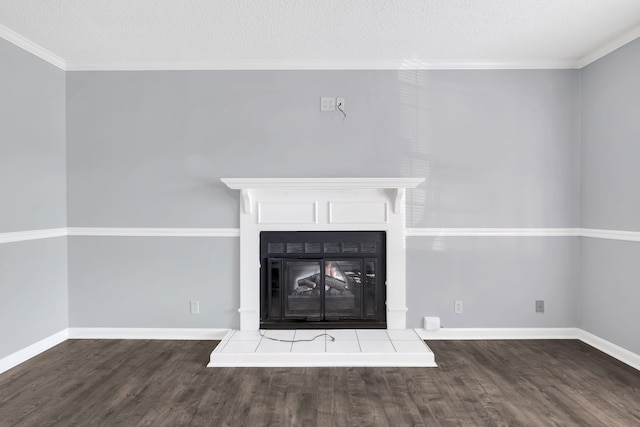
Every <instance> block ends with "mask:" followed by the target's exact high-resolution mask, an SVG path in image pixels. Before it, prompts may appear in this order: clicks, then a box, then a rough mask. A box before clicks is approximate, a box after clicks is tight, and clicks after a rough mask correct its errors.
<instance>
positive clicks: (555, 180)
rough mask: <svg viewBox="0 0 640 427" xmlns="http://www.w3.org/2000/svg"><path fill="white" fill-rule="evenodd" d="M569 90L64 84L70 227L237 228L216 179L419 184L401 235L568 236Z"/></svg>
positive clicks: (297, 78)
mask: <svg viewBox="0 0 640 427" xmlns="http://www.w3.org/2000/svg"><path fill="white" fill-rule="evenodd" d="M577 77H578V72H577V71H575V70H555V71H553V70H552V71H548V70H547V71H543V70H540V71H399V72H398V71H202V72H197V71H196V72H194V71H175V72H157V71H155V72H70V73H68V80H67V92H68V124H69V125H68V150H69V156H68V171H69V183H68V185H69V195H68V197H69V224H70V225H71V226H104V227H106V226H117V227H237V226H238V203H237V200H238V194H237V192H234V191H231V190H228V189H226V187H225V186H223V185H222V184H221V183H220V178H222V177H261V176H268V177H294V176H300V177H314V176H320V177H324V176H365V177H367V176H422V177H427V183H426V184H425V185H423V186H422V187H421V188H420V189H419V190H417V191H414V192H413V193H412V195H411V196H410V198H409V202H410V205H411V206H410V209H409V211H410V218H409V225H410V226H413V227H571V226H576V225H577V224H578V222H579V198H578V196H579V193H578V191H577V189H578V185H579V158H578V157H577V156H576V153H577V152H579V140H578V136H579V135H578V126H579V121H578V119H579V97H578V90H579V80H578V78H577ZM323 95H327V96H328V95H330V96H336V95H339V96H344V97H345V98H346V109H347V118H346V120H344V121H343V120H342V115H341V114H340V113H326V112H325V113H323V112H320V111H319V97H320V96H323Z"/></svg>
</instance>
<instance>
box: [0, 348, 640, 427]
mask: <svg viewBox="0 0 640 427" xmlns="http://www.w3.org/2000/svg"><path fill="white" fill-rule="evenodd" d="M216 344H217V342H215V341H137V340H69V341H66V342H64V343H62V344H60V345H58V346H56V347H54V348H52V349H51V350H49V351H47V352H45V353H43V354H40V355H39V356H37V357H35V358H33V359H31V360H29V361H27V362H25V363H23V364H22V365H20V366H17V367H15V368H14V369H12V370H10V371H8V372H5V373H4V374H2V375H0V426H38V427H42V426H138V425H149V426H182V425H193V426H224V425H232V426H260V425H295V426H313V425H318V426H332V425H337V426H349V427H351V426H367V425H371V426H379V425H380V426H383V425H392V426H405V425H426V426H439V425H455V426H499V425H505V426H506V425H508V426H519V425H521V426H550V425H562V426H568V425H576V426H640V372H639V371H636V370H634V369H633V368H630V367H628V366H626V365H624V364H622V363H620V362H618V361H616V360H615V359H612V358H610V357H609V356H607V355H605V354H603V353H601V352H599V351H597V350H595V349H593V348H591V347H589V346H588V345H586V344H584V343H581V342H579V341H573V340H543V341H431V342H429V343H428V344H429V346H430V347H431V348H432V349H433V351H434V352H435V354H436V361H437V362H438V363H439V365H440V367H439V368H206V367H205V365H206V363H207V362H208V357H209V354H210V353H211V351H212V349H213V348H214V347H215V345H216Z"/></svg>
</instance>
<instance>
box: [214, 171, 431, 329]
mask: <svg viewBox="0 0 640 427" xmlns="http://www.w3.org/2000/svg"><path fill="white" fill-rule="evenodd" d="M222 181H223V182H224V183H225V184H226V185H227V186H228V187H229V188H231V189H234V190H240V198H239V201H240V283H239V287H240V290H239V294H240V295H239V297H240V307H239V308H238V312H239V313H240V330H242V331H245V330H247V331H250V330H257V329H259V328H260V327H261V325H262V326H265V325H263V323H269V322H271V321H270V320H269V319H268V318H267V320H269V322H263V318H262V314H263V313H262V312H261V308H262V303H261V302H260V296H261V293H262V287H261V286H262V285H261V274H267V273H265V272H266V271H267V270H268V268H267V267H264V266H263V265H261V263H259V262H256V261H257V260H258V259H260V253H261V250H260V246H261V240H260V236H261V235H262V234H263V233H266V232H305V233H307V232H330V233H333V232H356V231H374V232H379V233H383V235H384V247H385V248H386V249H385V250H380V254H384V256H385V258H386V262H383V263H380V264H376V268H377V269H376V271H375V276H376V278H380V280H385V282H384V283H385V285H386V286H384V287H383V289H384V290H385V294H386V295H385V300H386V306H383V304H384V303H383V302H382V301H383V299H376V303H375V305H374V307H376V310H377V311H376V316H378V315H380V317H378V318H377V320H373V319H372V318H365V319H360V320H361V321H362V322H363V323H366V324H369V325H373V324H375V323H376V322H378V325H379V326H377V327H380V328H384V327H385V326H384V325H385V324H386V328H387V329H405V328H406V312H407V306H406V270H405V269H406V253H405V237H404V234H405V228H404V227H405V223H404V220H405V218H404V213H405V190H406V189H407V188H414V187H416V186H417V185H419V184H420V183H421V182H423V181H424V178H223V179H222ZM309 236H311V234H310V235H309ZM340 242H341V244H346V245H345V247H346V248H347V250H346V252H344V251H343V252H342V253H340V254H339V256H335V257H334V256H333V254H327V253H326V252H323V253H321V254H320V253H318V254H315V255H313V254H311V253H309V254H306V253H305V252H302V253H301V254H297V258H298V259H299V261H300V262H311V263H315V264H313V268H312V267H309V266H308V265H307V266H299V265H298V264H295V265H294V264H290V265H289V264H286V263H287V262H291V263H293V262H294V261H296V260H295V259H294V260H287V259H282V258H283V257H280V256H277V255H283V254H284V255H287V256H288V255H290V254H286V252H282V253H280V254H276V253H274V254H273V255H274V256H273V257H271V254H269V256H268V258H267V262H268V259H269V258H275V259H276V260H275V261H274V262H276V263H285V264H286V265H285V266H284V267H281V268H280V270H278V269H273V270H271V274H272V275H273V274H275V275H276V277H277V278H278V280H285V279H284V278H283V277H284V276H282V277H281V276H278V275H282V274H285V275H286V274H290V275H291V274H294V273H292V271H295V272H296V273H295V274H300V275H304V274H307V273H308V274H307V276H306V277H311V276H313V275H315V274H317V275H319V276H320V277H319V278H318V279H317V280H319V284H316V286H320V287H319V288H318V289H317V292H318V293H320V292H322V289H324V292H325V296H326V293H327V279H326V276H325V275H324V274H323V273H322V272H323V271H325V269H326V268H327V265H328V264H327V262H333V261H341V262H342V264H339V266H340V268H342V269H343V270H346V271H349V272H352V271H353V267H354V264H349V262H355V261H353V260H354V259H356V258H357V257H356V256H355V255H354V256H353V257H351V256H348V254H349V250H350V249H349V248H350V246H349V244H350V243H353V242H355V240H353V239H351V238H346V239H341V240H340ZM272 243H279V242H272ZM284 243H286V242H284ZM289 243H303V244H304V243H309V244H311V245H312V244H314V243H324V242H314V241H310V242H304V241H290V242H289ZM361 243H362V242H361ZM294 247H295V246H294ZM297 247H300V246H297ZM303 247H304V245H303ZM303 255H304V256H303ZM307 255H308V258H305V257H306V256H307ZM316 255H321V256H316ZM361 255H362V256H360V258H359V261H357V262H359V263H362V270H360V272H359V273H358V274H359V275H360V276H362V277H366V276H367V270H366V268H367V264H366V263H367V260H368V259H372V258H375V257H369V256H368V255H366V254H363V253H361ZM278 258H280V259H278ZM285 258H286V257H285ZM376 262H377V263H379V262H380V261H376ZM380 265H384V267H383V268H384V271H381V270H380ZM296 266H298V267H299V268H298V267H296ZM288 267H291V268H289V269H288V271H289V273H286V272H285V270H286V269H287V268H288ZM296 268H297V269H296ZM307 268H309V270H308V271H307V270H306V269H307ZM329 268H330V267H329ZM298 270H300V271H298ZM328 271H330V270H328ZM274 272H275V273H274ZM345 274H347V273H345V272H344V271H343V272H342V275H343V276H344V275H345ZM349 274H351V273H349ZM349 274H347V275H349ZM351 276H352V277H357V275H355V273H353V274H351ZM272 279H273V276H272ZM300 279H305V277H301V278H300ZM300 279H298V280H300ZM353 280H354V281H355V278H354V279H353ZM360 280H364V279H363V278H361V279H360ZM323 281H324V285H323ZM278 283H282V282H278ZM296 284H297V281H296ZM330 284H331V283H330ZM334 285H335V286H339V284H337V283H334ZM293 286H294V288H296V285H293ZM300 286H302V284H301V285H300ZM308 287H309V288H311V287H312V286H308ZM281 289H282V288H281ZM329 289H335V287H333V288H332V287H331V286H329ZM294 291H295V289H294ZM299 292H303V289H301V290H300V291H299ZM305 292H311V290H309V291H305ZM330 293H331V292H330ZM333 293H334V294H335V292H333ZM334 296H337V295H334ZM343 296H344V294H343ZM278 298H279V297H274V298H272V303H274V302H275V303H277V302H278V301H282V300H279V299H278ZM360 298H361V300H360V302H359V303H355V302H354V304H360V306H361V304H364V303H363V301H362V298H364V297H363V296H361V297H360ZM354 299H355V294H354ZM290 301H291V302H292V304H293V308H294V310H293V311H289V312H288V313H287V314H282V313H283V312H282V311H281V312H280V313H281V314H280V317H283V316H284V317H287V316H288V317H291V318H293V317H295V316H294V314H295V315H299V317H300V319H302V317H303V316H304V318H305V321H304V322H302V321H300V320H299V319H298V320H297V321H298V323H301V324H312V323H315V322H313V321H311V318H314V317H315V318H322V317H323V316H324V318H325V319H326V318H327V312H326V310H324V311H320V314H315V313H314V314H313V315H312V316H307V315H306V314H304V315H303V314H302V313H301V312H300V310H299V309H300V305H298V306H296V305H295V303H294V302H293V301H294V300H293V298H292V299H291V300H290ZM334 301H335V306H336V307H337V310H336V311H337V312H338V313H339V314H345V312H346V310H347V309H346V307H351V303H348V302H347V301H348V298H344V299H343V300H342V303H337V301H338V299H337V298H336V299H335V300H334ZM281 304H282V302H281ZM301 304H302V303H301ZM317 304H320V305H321V306H320V308H321V309H322V304H325V308H326V304H327V300H326V299H325V300H324V302H323V301H322V300H320V302H319V303H317ZM329 304H332V303H329ZM296 307H298V308H297V309H296ZM330 307H331V305H330ZM367 307H368V306H367ZM382 307H384V308H382ZM281 310H282V308H281ZM363 310H365V308H363ZM269 313H271V312H269ZM365 313H366V310H365ZM369 313H370V311H369ZM334 314H335V313H333V312H331V311H330V313H329V316H328V317H329V319H331V320H330V321H336V322H339V321H340V320H339V319H334V318H335V317H339V316H334ZM307 317H309V318H310V319H309V321H306V318H307ZM342 317H348V316H346V315H345V316H342ZM365 317H366V315H365ZM350 320H352V319H350ZM299 327H302V326H297V325H296V328H299ZM354 327H355V326H354ZM371 327H374V326H371Z"/></svg>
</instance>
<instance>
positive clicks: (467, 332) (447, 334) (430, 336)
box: [416, 328, 578, 340]
mask: <svg viewBox="0 0 640 427" xmlns="http://www.w3.org/2000/svg"><path fill="white" fill-rule="evenodd" d="M416 332H417V333H418V335H420V337H421V338H422V339H424V340H551V339H576V338H577V336H578V329H577V328H442V329H440V330H438V331H427V330H424V329H421V328H419V329H416Z"/></svg>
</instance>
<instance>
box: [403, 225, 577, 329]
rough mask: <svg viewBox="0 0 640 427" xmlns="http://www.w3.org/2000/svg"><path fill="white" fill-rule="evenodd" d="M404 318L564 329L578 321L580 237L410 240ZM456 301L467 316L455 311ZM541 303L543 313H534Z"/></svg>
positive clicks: (418, 322)
mask: <svg viewBox="0 0 640 427" xmlns="http://www.w3.org/2000/svg"><path fill="white" fill-rule="evenodd" d="M407 240H408V244H407V247H408V259H407V280H408V283H409V284H410V286H409V287H408V289H407V307H408V309H409V311H408V317H407V323H408V325H409V326H410V327H422V317H423V316H438V317H440V321H441V324H442V327H445V328H544V327H552V328H560V327H576V326H577V325H578V321H579V314H580V311H579V303H580V301H579V293H580V289H579V281H578V279H579V277H578V276H579V271H580V268H579V255H580V238H579V237H429V238H416V237H410V238H408V239H407ZM454 300H462V301H463V313H462V314H454ZM536 300H544V302H545V312H544V313H536V312H535V301H536Z"/></svg>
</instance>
